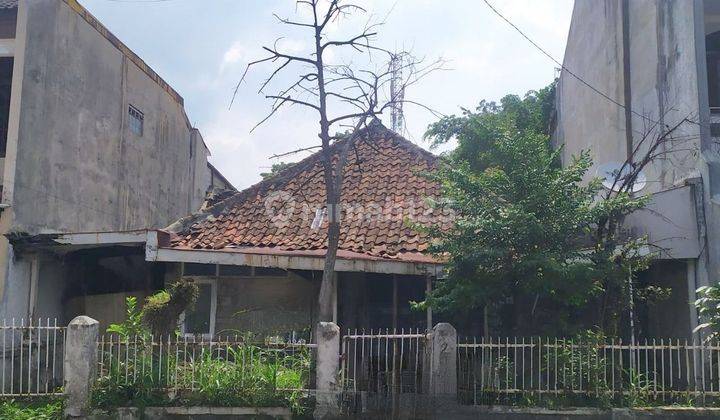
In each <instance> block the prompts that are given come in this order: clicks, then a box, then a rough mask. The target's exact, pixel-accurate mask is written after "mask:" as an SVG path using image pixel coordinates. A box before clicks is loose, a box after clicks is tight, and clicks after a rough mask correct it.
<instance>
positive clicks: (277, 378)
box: [92, 343, 311, 415]
mask: <svg viewBox="0 0 720 420" xmlns="http://www.w3.org/2000/svg"><path fill="white" fill-rule="evenodd" d="M136 349H137V355H135V350H136ZM106 360H107V361H108V366H107V371H106V372H104V374H103V375H102V376H101V377H100V378H99V380H98V381H97V383H96V386H95V389H94V392H93V397H92V398H93V405H94V406H95V407H98V408H104V409H107V408H113V407H121V406H135V407H141V408H142V407H147V406H151V405H155V406H160V405H212V406H245V407H270V406H283V407H289V408H290V409H291V410H292V411H293V413H294V414H297V415H302V414H305V413H307V412H308V410H309V407H310V405H311V401H310V399H309V398H308V397H307V396H306V395H305V392H304V391H303V390H304V389H307V388H308V381H309V379H310V378H309V376H310V363H311V362H310V360H311V359H310V355H309V351H308V349H306V348H304V349H294V350H293V351H285V349H282V348H265V347H261V346H258V345H252V344H245V343H241V344H233V345H232V346H220V347H215V348H214V349H212V350H211V349H209V348H207V343H206V346H205V347H196V348H194V349H193V348H192V346H190V347H186V346H185V345H184V343H183V345H181V346H178V347H171V348H170V349H169V351H168V349H167V348H165V349H164V351H163V352H162V353H161V352H160V350H159V346H157V345H153V344H152V343H147V344H145V345H143V344H139V345H138V347H137V348H136V347H132V349H131V350H125V349H123V350H121V351H120V357H119V358H118V355H117V350H116V353H115V354H114V355H112V354H107V355H106Z"/></svg>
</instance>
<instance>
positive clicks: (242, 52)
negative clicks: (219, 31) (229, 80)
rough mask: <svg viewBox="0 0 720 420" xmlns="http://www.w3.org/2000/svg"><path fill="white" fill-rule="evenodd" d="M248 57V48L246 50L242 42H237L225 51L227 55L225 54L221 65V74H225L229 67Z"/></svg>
mask: <svg viewBox="0 0 720 420" xmlns="http://www.w3.org/2000/svg"><path fill="white" fill-rule="evenodd" d="M246 55H247V48H245V46H244V45H243V44H242V43H241V42H240V41H236V42H235V43H234V44H232V45H231V46H230V48H228V50H227V51H225V54H223V58H222V62H221V63H220V72H223V71H224V70H225V68H226V67H227V66H230V65H232V64H236V63H238V62H240V60H243V59H244V58H245V56H246Z"/></svg>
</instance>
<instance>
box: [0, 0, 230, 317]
mask: <svg viewBox="0 0 720 420" xmlns="http://www.w3.org/2000/svg"><path fill="white" fill-rule="evenodd" d="M208 154H209V151H208V149H207V147H206V146H205V143H204V142H203V139H202V136H201V135H200V133H199V131H198V130H197V129H195V128H194V127H193V126H192V125H191V123H190V121H189V119H188V117H187V115H186V114H185V109H184V106H183V98H182V97H181V96H180V95H179V94H178V93H177V92H176V91H175V90H174V89H173V88H172V87H171V86H169V85H168V83H167V82H165V81H164V80H163V79H162V78H161V77H160V76H159V75H158V74H157V73H155V72H154V71H153V70H152V69H151V68H150V67H148V65H147V64H146V63H145V62H144V61H143V60H142V59H140V58H139V57H138V56H137V55H136V54H135V53H133V52H132V51H131V50H130V49H129V48H128V47H127V46H125V45H124V44H123V43H122V42H120V41H119V40H118V39H117V38H116V37H115V36H114V35H113V34H112V33H110V32H109V31H108V29H107V28H105V27H104V26H103V25H102V24H101V23H100V22H98V20H97V19H95V18H94V17H93V16H92V15H90V14H89V13H88V12H87V11H86V10H85V9H84V8H83V7H82V6H81V5H80V4H78V3H77V1H76V0H2V1H0V181H1V184H2V186H1V188H2V200H1V201H0V319H7V322H11V319H13V318H15V319H16V320H17V322H19V319H20V318H25V319H27V318H34V319H37V318H40V317H42V318H45V317H50V318H54V317H59V319H58V322H64V321H66V320H68V318H63V317H61V316H60V315H62V314H63V312H64V311H66V310H67V311H73V310H77V311H80V312H81V311H83V310H84V308H85V307H86V306H87V307H93V306H97V305H103V302H104V301H103V300H102V299H100V298H99V299H92V298H87V299H86V298H85V297H84V295H80V294H73V293H72V292H68V291H67V287H66V285H67V284H68V283H69V282H71V281H73V279H76V278H77V277H78V276H80V275H81V274H82V273H84V272H85V270H86V269H85V268H77V267H74V268H67V267H68V266H69V265H70V266H71V265H72V264H69V265H68V264H66V263H65V262H64V261H63V260H62V259H60V258H59V257H58V256H57V255H56V254H53V253H51V252H42V251H39V250H38V249H34V248H32V247H30V248H28V247H23V246H15V245H14V244H13V242H14V241H15V240H17V239H19V238H23V237H30V236H33V235H38V234H50V235H53V234H59V233H67V232H107V231H124V230H134V229H151V228H160V227H164V226H167V225H168V224H169V223H171V222H172V221H173V220H176V219H178V218H180V217H182V216H184V215H187V214H189V213H191V212H193V211H196V210H197V209H198V208H199V207H200V206H201V204H202V203H203V200H204V198H205V195H206V192H207V190H208V189H209V188H211V187H213V186H215V187H219V188H228V187H230V188H231V186H230V185H229V184H228V183H227V181H225V180H224V178H223V177H222V175H220V174H219V173H218V172H217V171H216V170H215V169H214V168H213V167H212V166H210V165H209V164H208V161H207V157H208ZM8 238H10V240H8ZM21 242H22V241H21ZM111 252H112V251H111ZM110 256H112V254H111V255H110ZM69 258H70V260H72V261H78V260H80V261H81V260H83V259H84V258H86V256H83V255H78V256H73V255H71V256H70V257H69ZM73 258H77V259H73ZM128 258H130V259H128ZM128 258H125V260H122V259H118V258H116V259H114V260H113V259H112V258H110V259H109V261H111V263H108V264H109V265H110V266H111V268H107V267H97V266H91V267H89V268H87V270H96V272H97V273H98V276H99V277H98V281H99V282H102V281H103V277H102V273H104V272H107V271H112V269H118V270H119V271H123V272H127V275H129V276H131V275H133V274H134V272H133V268H132V267H133V261H132V257H128ZM118 261H123V264H122V268H118V265H117V264H118ZM142 261H143V258H139V262H140V263H142ZM112 264H115V265H112ZM128 267H130V268H128ZM103 270H104V271H103ZM137 281H144V280H143V279H140V280H137ZM91 292H92V291H89V292H88V293H91ZM71 308H76V309H71Z"/></svg>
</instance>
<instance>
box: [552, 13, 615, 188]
mask: <svg viewBox="0 0 720 420" xmlns="http://www.w3.org/2000/svg"><path fill="white" fill-rule="evenodd" d="M621 51H622V38H621V25H620V7H619V1H617V0H577V1H576V2H575V7H574V9H573V15H572V22H571V25H570V33H569V36H568V42H567V46H566V49H565V60H564V61H565V62H564V64H565V66H566V67H567V68H569V69H571V70H572V71H573V72H575V73H577V74H580V75H582V77H583V79H585V80H587V82H588V83H590V84H592V85H593V86H596V87H597V88H598V89H600V90H602V91H603V93H605V94H606V95H608V96H610V97H611V98H613V99H615V100H622V95H623V90H622V89H623V81H622V56H621ZM557 112H558V118H557V122H558V124H557V129H556V132H555V135H554V139H553V140H554V142H555V143H556V144H557V145H562V146H563V147H564V148H563V154H562V158H563V162H564V163H568V162H570V161H571V159H572V157H573V156H577V155H578V154H579V153H580V152H581V151H582V150H589V151H590V152H591V153H592V156H593V159H594V161H595V162H608V161H614V160H624V157H625V143H624V125H625V119H624V111H623V110H622V109H621V108H618V107H617V106H615V105H613V104H612V103H610V102H609V101H607V100H606V99H604V98H603V97H601V96H599V95H597V94H596V93H595V92H593V91H592V90H590V89H588V88H586V87H585V86H583V85H582V84H581V83H580V82H579V81H578V80H576V79H575V78H573V77H572V76H571V75H569V74H568V73H567V72H565V71H563V72H562V73H561V76H560V80H559V82H558V87H557ZM594 175H595V171H594V169H593V170H592V171H591V173H589V174H588V178H590V177H593V176H594Z"/></svg>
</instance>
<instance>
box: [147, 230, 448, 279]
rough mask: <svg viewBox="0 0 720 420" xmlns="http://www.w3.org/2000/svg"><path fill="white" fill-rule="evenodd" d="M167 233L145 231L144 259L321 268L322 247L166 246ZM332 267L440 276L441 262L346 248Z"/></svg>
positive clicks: (339, 253) (308, 268) (354, 270)
mask: <svg viewBox="0 0 720 420" xmlns="http://www.w3.org/2000/svg"><path fill="white" fill-rule="evenodd" d="M168 244H169V234H168V233H167V232H164V231H162V230H158V231H150V232H148V240H147V244H146V247H145V249H146V254H145V259H146V260H147V261H163V262H185V263H201V264H221V265H247V266H251V267H272V268H282V269H288V270H314V271H322V269H323V266H324V264H325V258H324V257H325V251H324V250H305V251H285V250H279V249H274V248H260V247H247V248H223V249H217V250H208V249H190V248H179V247H170V246H168ZM335 270H336V271H340V272H343V271H344V272H366V273H384V274H406V275H429V276H441V275H442V271H443V266H442V264H440V263H438V262H436V261H435V260H433V259H432V257H429V256H427V255H424V254H419V253H413V254H407V255H404V256H401V257H399V258H398V259H393V260H390V259H384V258H378V257H372V256H368V255H363V254H359V253H356V252H350V251H343V250H339V251H338V257H337V260H336V262H335Z"/></svg>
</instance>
